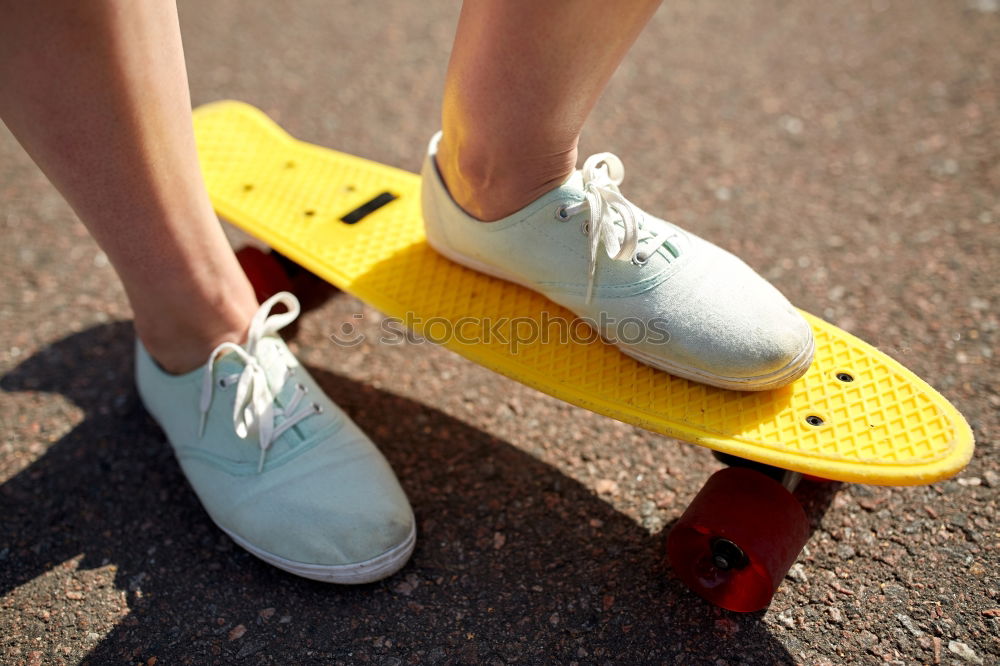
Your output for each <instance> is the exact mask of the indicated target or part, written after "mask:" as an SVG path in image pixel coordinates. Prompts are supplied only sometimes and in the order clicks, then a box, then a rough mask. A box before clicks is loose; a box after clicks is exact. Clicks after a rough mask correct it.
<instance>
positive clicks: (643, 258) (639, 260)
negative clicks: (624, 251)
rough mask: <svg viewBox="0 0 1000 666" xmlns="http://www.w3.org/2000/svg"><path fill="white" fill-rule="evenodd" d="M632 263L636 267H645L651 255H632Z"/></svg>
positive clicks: (643, 253)
mask: <svg viewBox="0 0 1000 666" xmlns="http://www.w3.org/2000/svg"><path fill="white" fill-rule="evenodd" d="M632 263H633V264H635V265H636V266H645V265H646V264H648V263H649V255H648V254H646V253H645V252H636V253H635V254H634V255H632Z"/></svg>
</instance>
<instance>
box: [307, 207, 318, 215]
mask: <svg viewBox="0 0 1000 666" xmlns="http://www.w3.org/2000/svg"><path fill="white" fill-rule="evenodd" d="M315 214H316V211H314V210H312V209H311V208H310V209H309V210H307V211H306V212H305V216H306V217H312V216H313V215H315Z"/></svg>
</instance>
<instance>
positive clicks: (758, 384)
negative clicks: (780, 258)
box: [427, 235, 816, 391]
mask: <svg viewBox="0 0 1000 666" xmlns="http://www.w3.org/2000/svg"><path fill="white" fill-rule="evenodd" d="M427 244H428V245H430V246H431V248H433V249H434V251H435V252H437V253H438V254H440V255H441V256H443V257H445V258H446V259H450V260H451V261H454V262H455V263H457V264H461V265H462V266H465V267H467V268H471V269H472V270H474V271H478V272H480V273H485V274H486V275H490V276H492V277H495V278H499V279H501V280H506V281H507V282H513V283H514V284H518V285H521V286H522V287H525V288H526V289H531V290H532V291H535V292H538V290H537V289H536V288H535V287H533V286H532V285H530V284H527V283H525V282H522V281H521V280H519V279H518V278H516V277H514V276H513V275H510V274H508V273H505V272H503V271H501V270H499V269H497V268H494V267H493V266H488V265H486V264H483V263H482V262H479V261H476V260H475V259H469V258H468V257H465V256H463V255H460V254H458V253H456V252H453V251H452V250H451V249H450V248H446V247H443V246H440V245H438V244H437V243H435V242H434V241H433V240H431V237H430V235H428V236H427ZM583 321H584V322H585V323H586V324H587V325H588V326H590V328H591V329H593V330H594V332H595V333H597V334H598V335H599V336H601V339H602V340H604V341H605V342H607V343H608V344H612V345H614V346H615V347H617V348H618V349H619V350H620V351H621V352H622V353H623V354H625V355H626V356H630V357H632V358H634V359H635V360H637V361H639V362H640V363H643V364H645V365H648V366H650V367H653V368H656V369H657V370H663V371H664V372H667V373H670V374H671V375H674V376H677V377H683V378H684V379H690V380H691V381H695V382H698V383H701V384H708V385H709V386H715V387H718V388H724V389H730V390H735V391H768V390H771V389H776V388H780V387H782V386H786V385H788V384H790V383H792V382H793V381H795V380H796V379H798V378H799V377H801V376H802V375H804V374H805V373H806V371H807V370H808V369H809V365H810V364H811V363H812V360H813V356H814V354H815V352H816V341H815V340H814V339H813V337H812V335H810V336H809V345H808V346H806V347H805V348H804V349H803V350H802V351H800V352H799V354H798V356H796V357H795V358H794V359H793V360H792V361H791V362H790V363H788V364H787V365H785V366H784V367H782V368H779V369H777V370H775V371H773V372H769V373H767V374H763V375H757V376H754V377H726V376H724V375H713V374H709V373H706V372H704V371H703V370H699V369H697V368H693V367H690V366H686V365H683V364H679V363H671V362H668V361H665V360H664V359H661V358H655V357H652V356H649V355H648V354H645V353H644V352H642V351H640V350H638V349H636V348H634V347H629V346H627V345H622V344H619V343H617V342H615V341H613V340H608V339H607V338H605V337H604V335H603V334H602V333H601V332H600V331H599V330H597V328H596V327H595V326H594V325H593V324H592V323H591V321H590V320H589V319H587V318H584V319H583Z"/></svg>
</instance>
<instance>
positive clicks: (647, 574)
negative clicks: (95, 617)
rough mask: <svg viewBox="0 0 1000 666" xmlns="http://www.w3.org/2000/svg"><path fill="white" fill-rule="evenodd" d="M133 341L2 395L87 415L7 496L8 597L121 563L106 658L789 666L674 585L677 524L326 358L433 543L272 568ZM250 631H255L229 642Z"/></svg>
mask: <svg viewBox="0 0 1000 666" xmlns="http://www.w3.org/2000/svg"><path fill="white" fill-rule="evenodd" d="M132 340H133V334H132V329H131V326H130V325H129V324H127V323H116V324H111V325H105V326H98V327H95V328H91V329H89V330H86V331H83V332H81V333H78V334H75V335H72V336H70V337H67V338H65V339H63V340H61V341H59V342H57V343H56V344H54V345H52V346H50V347H48V348H46V349H45V350H43V351H41V352H39V353H38V354H36V355H35V356H33V357H31V358H29V359H27V360H26V361H25V362H24V363H22V364H21V365H20V366H18V367H17V368H15V369H14V370H12V371H11V372H10V373H8V374H7V375H6V376H4V377H3V378H2V379H0V387H2V388H3V390H4V391H7V392H16V391H44V392H51V393H59V394H62V395H64V396H65V397H66V398H67V399H69V400H70V401H72V402H73V403H75V404H76V405H78V406H79V407H80V408H81V409H82V410H83V411H84V412H85V417H84V418H83V420H82V422H80V423H79V425H77V426H76V427H75V428H74V429H73V430H72V431H71V432H69V433H68V434H66V435H65V436H64V437H63V438H62V439H61V440H60V441H58V442H57V443H55V444H53V445H51V446H50V447H49V448H48V450H47V451H46V452H45V454H44V455H42V456H41V457H40V458H39V459H38V460H37V461H36V462H34V463H33V464H31V465H30V466H29V467H27V468H26V469H25V470H23V471H22V472H20V473H19V474H17V475H16V476H15V477H13V478H12V479H10V480H9V481H7V482H6V483H5V484H3V485H2V487H0V515H2V516H3V525H2V528H0V539H2V541H0V551H2V550H3V549H8V551H7V555H6V558H5V561H4V562H3V566H2V568H0V588H2V591H3V593H4V594H6V593H8V592H9V591H11V590H12V589H13V588H15V587H17V586H19V585H21V584H24V583H26V582H28V581H31V580H33V579H34V578H36V577H38V576H40V575H42V574H44V573H46V572H48V571H49V570H51V569H52V568H54V567H56V566H58V565H60V564H61V563H63V562H65V561H66V560H69V559H71V558H74V557H77V556H80V555H82V561H81V563H80V566H81V568H94V567H102V566H114V567H115V570H116V573H115V585H116V586H117V587H118V588H119V589H120V590H124V591H125V592H126V598H127V602H128V608H129V610H128V614H127V615H126V616H125V617H124V618H123V619H121V620H120V621H119V622H118V623H117V625H116V626H115V627H114V628H113V629H112V630H111V631H110V632H109V633H108V634H107V635H106V636H105V637H104V638H103V639H102V641H101V642H100V643H99V644H98V646H97V647H96V648H95V649H94V650H93V651H92V652H91V653H90V655H89V660H91V661H92V662H94V663H110V662H114V663H118V662H122V661H125V660H131V661H136V660H142V661H146V660H147V659H149V658H150V657H153V656H156V657H158V659H159V661H160V663H174V662H181V663H184V662H191V663H205V662H232V661H246V662H253V663H262V662H270V661H273V662H275V663H310V662H325V661H328V660H337V659H339V660H344V661H346V662H349V663H355V662H360V661H370V662H373V663H391V664H398V663H403V662H407V661H409V662H414V663H417V662H420V663H474V662H486V663H492V662H497V663H503V662H518V663H525V662H541V661H555V662H562V663H565V662H568V661H571V660H581V661H582V662H590V661H597V662H604V661H609V660H610V661H615V662H620V661H624V662H630V663H643V662H646V661H663V660H675V659H676V660H684V661H687V662H697V663H700V662H703V661H713V662H714V660H715V659H716V658H718V657H719V655H729V656H732V657H734V658H738V655H742V656H743V658H744V659H746V657H749V656H751V655H753V657H752V661H760V662H762V663H775V662H791V661H792V658H791V657H790V656H789V654H788V653H787V652H786V651H785V650H784V648H783V647H782V646H781V645H780V644H779V643H778V642H777V640H775V639H774V638H773V637H772V636H771V635H770V633H769V632H768V629H767V627H766V626H765V625H764V623H763V622H761V617H762V614H761V613H758V614H753V615H742V616H740V615H734V614H729V613H726V612H723V611H719V610H718V609H715V608H712V607H710V606H708V605H707V604H706V603H704V602H702V601H701V600H699V599H697V598H696V597H694V596H692V595H691V594H690V593H689V592H687V591H686V590H685V589H684V588H683V587H682V586H681V584H680V583H679V582H678V581H676V580H674V579H673V578H672V577H671V576H670V574H669V571H668V570H667V569H666V568H665V567H664V565H663V564H662V562H661V559H660V553H661V552H662V546H663V543H662V542H663V539H664V535H665V534H666V532H667V530H666V529H665V530H664V531H663V532H661V533H660V534H659V535H656V536H650V535H649V534H648V533H647V532H646V531H645V530H644V529H642V528H641V527H640V526H638V525H637V524H636V523H635V522H634V521H633V520H632V519H630V518H628V517H627V516H625V515H623V514H620V513H618V512H617V511H615V510H614V509H613V508H612V507H611V506H610V505H609V504H607V503H605V502H604V501H602V500H600V499H599V498H598V497H596V496H595V495H593V494H592V493H591V492H590V491H589V490H588V489H587V488H586V487H585V486H583V485H582V484H580V483H578V482H577V481H575V480H573V479H572V478H569V477H567V476H565V475H564V474H562V473H561V472H559V471H558V470H557V469H555V468H553V467H551V466H549V465H547V464H545V463H543V462H541V461H539V460H537V459H535V458H534V457H532V456H530V455H528V454H526V453H524V452H522V451H521V450H519V449H517V448H515V447H513V446H511V445H509V444H508V443H506V442H504V441H502V440H499V439H496V438H494V437H491V436H490V435H488V434H486V433H484V432H482V431H480V430H477V429H475V428H473V427H471V426H469V425H467V424H465V423H462V422H461V421H458V420H456V419H454V418H452V417H450V416H448V415H447V414H444V413H442V412H440V411H437V410H434V409H431V408H428V407H426V406H424V405H422V404H420V403H418V402H414V401H412V400H409V399H406V398H402V397H399V396H396V395H393V394H391V393H388V392H385V391H380V390H377V389H374V388H372V387H371V386H367V385H364V384H360V383H358V382H355V381H352V380H350V379H348V378H345V377H342V376H339V375H336V374H333V373H330V372H327V371H324V370H318V369H314V368H310V370H311V372H312V373H313V374H314V376H315V377H316V379H317V380H318V381H319V383H320V384H321V385H323V387H324V388H325V389H326V390H327V391H328V392H329V393H330V395H331V397H333V399H334V400H336V401H337V402H339V403H340V404H341V405H342V406H343V407H344V409H345V410H346V411H347V412H348V413H349V414H350V415H351V416H352V418H354V419H355V420H356V421H357V422H358V424H359V425H360V426H361V427H362V428H364V429H365V430H366V431H368V432H369V433H370V434H371V436H372V437H373V439H375V441H376V442H377V443H378V445H379V446H380V447H381V448H382V450H383V451H384V452H385V454H386V456H387V457H388V458H389V460H390V462H391V463H392V465H393V467H394V468H395V469H396V470H397V472H398V474H399V476H400V478H401V481H402V483H403V485H404V487H405V488H406V491H407V493H408V494H409V497H410V499H411V501H412V503H413V505H414V509H415V511H416V514H417V519H418V526H419V541H418V545H417V549H416V552H415V554H414V556H413V560H412V561H411V562H410V564H409V565H408V566H407V567H405V568H404V569H403V570H402V571H401V572H400V573H398V574H396V575H395V576H393V577H392V578H390V579H388V580H386V581H382V582H381V583H377V584H372V585H366V586H360V587H337V586H329V585H323V584H320V583H314V582H311V581H306V580H303V579H299V578H296V577H294V576H291V575H287V574H284V573H283V572H280V571H278V570H276V569H273V568H271V567H269V566H267V565H265V564H263V563H261V562H259V561H258V560H256V559H255V558H253V557H252V556H250V555H249V554H247V553H245V552H244V551H243V550H241V549H240V548H238V547H236V546H234V545H233V543H232V542H231V541H230V540H229V539H228V538H227V537H225V536H224V535H223V534H222V532H221V531H219V530H218V529H216V528H215V527H214V526H213V524H212V523H211V522H210V520H209V518H208V516H207V515H206V514H205V513H204V512H203V511H202V509H201V508H200V506H199V505H198V503H197V500H196V498H195V496H194V493H193V492H192V491H191V490H190V488H189V487H188V486H187V484H186V482H185V481H184V479H183V477H182V476H181V473H180V471H179V468H178V466H177V465H176V463H175V462H174V460H173V457H172V453H171V451H170V448H169V445H168V444H167V443H166V442H165V441H164V439H163V435H162V433H161V432H160V430H159V429H158V427H157V426H156V425H155V424H154V423H153V422H152V420H151V419H150V418H148V417H147V416H146V415H145V412H144V410H143V408H142V407H141V405H140V404H139V402H138V398H137V396H136V394H135V392H134V389H133V387H132V386H133V385H132V362H131V357H132V344H133V343H132ZM668 529H669V526H668ZM52 603H54V604H55V603H61V600H55V599H53V600H52ZM265 609H274V611H273V615H272V614H271V612H270V611H268V610H265ZM262 610H265V612H264V613H261V611H262ZM240 624H242V625H244V626H245V627H246V628H247V631H246V633H245V634H244V635H243V636H242V638H239V639H236V640H229V636H230V631H231V630H232V629H233V627H235V626H237V625H240ZM734 646H738V655H733V653H732V650H733V647H734Z"/></svg>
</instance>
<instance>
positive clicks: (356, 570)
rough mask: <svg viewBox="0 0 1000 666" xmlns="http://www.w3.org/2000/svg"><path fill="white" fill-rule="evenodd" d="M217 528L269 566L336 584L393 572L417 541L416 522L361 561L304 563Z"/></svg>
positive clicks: (359, 582) (368, 580) (369, 580)
mask: <svg viewBox="0 0 1000 666" xmlns="http://www.w3.org/2000/svg"><path fill="white" fill-rule="evenodd" d="M216 525H217V526H218V527H219V529H220V530H222V531H223V532H225V533H226V534H228V535H229V538H230V539H232V540H233V541H235V542H236V543H237V545H239V546H240V548H243V549H244V550H246V551H247V552H249V553H250V554H251V555H253V556H254V557H257V558H259V559H261V560H263V561H264V562H267V563H268V564H270V565H271V566H273V567H276V568H278V569H281V570H282V571H287V572H288V573H291V574H295V575H296V576H301V577H302V578H309V579H310V580H318V581H320V582H322V583H335V584H337V585H363V584H365V583H374V582H375V581H378V580H382V579H383V578H388V577H389V576H391V575H392V574H394V573H396V572H397V571H399V570H400V569H402V568H403V566H404V565H405V564H406V563H407V562H408V561H409V559H410V555H412V554H413V549H414V547H415V546H416V544H417V526H416V525H414V526H413V527H411V528H410V533H409V535H407V537H406V539H405V540H404V541H403V542H402V543H400V544H399V545H398V546H394V547H393V548H390V549H389V550H387V551H385V552H384V553H382V554H381V555H378V556H376V557H373V558H371V559H370V560H365V561H364V562H354V563H352V564H308V563H306V562H296V561H295V560H289V559H286V558H284V557H281V556H280V555H275V554H274V553H269V552H268V551H266V550H264V549H262V548H258V547H257V546H254V545H253V544H252V543H250V542H248V541H247V540H246V539H244V538H242V537H240V536H239V535H238V534H234V533H233V532H230V531H229V530H227V529H226V528H225V527H223V526H222V525H219V524H218V523H216Z"/></svg>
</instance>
